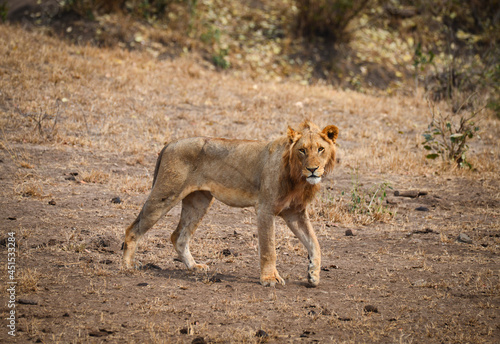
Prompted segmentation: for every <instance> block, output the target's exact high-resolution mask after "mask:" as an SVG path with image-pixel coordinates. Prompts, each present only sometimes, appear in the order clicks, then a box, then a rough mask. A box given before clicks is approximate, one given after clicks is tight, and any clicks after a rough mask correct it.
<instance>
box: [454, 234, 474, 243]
mask: <svg viewBox="0 0 500 344" xmlns="http://www.w3.org/2000/svg"><path fill="white" fill-rule="evenodd" d="M457 241H458V242H461V243H464V244H472V239H471V238H469V236H468V235H467V234H465V233H460V235H459V236H458V237H457Z"/></svg>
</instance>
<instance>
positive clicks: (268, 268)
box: [257, 212, 285, 287]
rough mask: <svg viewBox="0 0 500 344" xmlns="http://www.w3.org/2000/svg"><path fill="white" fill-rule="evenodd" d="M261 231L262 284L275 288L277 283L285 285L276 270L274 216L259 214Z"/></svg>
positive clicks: (258, 220)
mask: <svg viewBox="0 0 500 344" xmlns="http://www.w3.org/2000/svg"><path fill="white" fill-rule="evenodd" d="M257 222H258V231H259V255H260V283H261V284H262V285H263V286H266V287H267V286H271V287H274V286H275V285H276V283H279V284H281V285H285V280H284V279H283V278H281V276H280V275H279V273H278V270H276V248H275V236H274V235H275V234H274V215H272V214H268V213H265V212H258V214H257Z"/></svg>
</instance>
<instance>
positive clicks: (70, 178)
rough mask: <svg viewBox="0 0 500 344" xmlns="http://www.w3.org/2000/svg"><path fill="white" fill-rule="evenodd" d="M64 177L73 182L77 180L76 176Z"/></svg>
mask: <svg viewBox="0 0 500 344" xmlns="http://www.w3.org/2000/svg"><path fill="white" fill-rule="evenodd" d="M64 179H65V180H69V181H72V182H75V181H76V178H75V176H69V177H66V178H64Z"/></svg>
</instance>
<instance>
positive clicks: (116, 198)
mask: <svg viewBox="0 0 500 344" xmlns="http://www.w3.org/2000/svg"><path fill="white" fill-rule="evenodd" d="M111 203H114V204H120V203H123V201H122V200H121V198H120V197H113V199H111Z"/></svg>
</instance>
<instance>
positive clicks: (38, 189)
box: [15, 180, 46, 198]
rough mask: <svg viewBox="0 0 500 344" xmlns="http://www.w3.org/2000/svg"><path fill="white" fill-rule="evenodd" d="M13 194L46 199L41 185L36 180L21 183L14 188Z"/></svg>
mask: <svg viewBox="0 0 500 344" xmlns="http://www.w3.org/2000/svg"><path fill="white" fill-rule="evenodd" d="M15 192H16V193H17V194H19V195H21V196H23V197H35V198H44V197H46V195H45V194H44V191H43V187H42V185H41V184H40V182H39V181H36V180H27V181H24V182H22V183H21V184H19V185H17V186H16V187H15Z"/></svg>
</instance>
